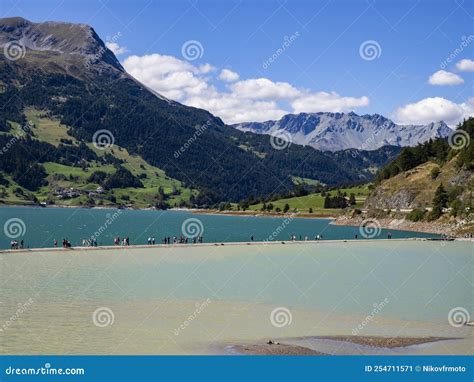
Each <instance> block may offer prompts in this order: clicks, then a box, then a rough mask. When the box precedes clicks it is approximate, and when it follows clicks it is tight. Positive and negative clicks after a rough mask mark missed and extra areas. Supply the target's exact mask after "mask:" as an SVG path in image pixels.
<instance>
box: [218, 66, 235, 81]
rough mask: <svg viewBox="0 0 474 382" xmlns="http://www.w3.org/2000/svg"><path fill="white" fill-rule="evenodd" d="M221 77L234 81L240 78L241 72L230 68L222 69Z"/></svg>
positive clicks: (223, 79)
mask: <svg viewBox="0 0 474 382" xmlns="http://www.w3.org/2000/svg"><path fill="white" fill-rule="evenodd" d="M219 79H220V80H222V81H225V82H234V81H237V80H238V79H239V74H238V73H236V72H233V71H232V70H229V69H222V70H221V73H220V74H219Z"/></svg>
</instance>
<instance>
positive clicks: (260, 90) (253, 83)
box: [230, 78, 301, 99]
mask: <svg viewBox="0 0 474 382" xmlns="http://www.w3.org/2000/svg"><path fill="white" fill-rule="evenodd" d="M230 87H231V89H232V91H233V93H234V94H235V95H236V96H237V97H241V98H247V99H291V98H295V97H297V96H299V95H300V94H301V92H300V91H299V90H298V89H296V88H294V87H293V86H291V85H290V84H289V83H287V82H273V81H270V80H269V79H267V78H253V79H250V80H243V81H239V82H235V83H233V84H232V85H230Z"/></svg>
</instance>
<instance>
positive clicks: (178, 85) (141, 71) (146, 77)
mask: <svg viewBox="0 0 474 382" xmlns="http://www.w3.org/2000/svg"><path fill="white" fill-rule="evenodd" d="M123 66H124V68H125V69H126V70H127V72H128V73H130V74H131V75H132V76H134V77H135V78H136V79H138V80H139V81H141V82H143V83H144V84H145V85H146V86H148V87H150V88H152V89H153V90H155V91H157V92H158V93H160V94H163V95H164V96H165V97H167V98H170V99H173V100H177V101H184V100H185V99H186V97H187V96H189V95H195V94H200V93H202V92H204V91H206V90H208V88H209V85H208V83H207V82H206V80H205V79H204V78H202V77H201V76H200V73H202V72H203V71H202V69H200V68H197V67H195V66H193V65H191V64H190V63H188V62H187V61H182V60H180V59H177V58H175V57H173V56H166V55H161V54H151V55H146V56H130V57H128V58H127V59H126V60H125V61H124V62H123Z"/></svg>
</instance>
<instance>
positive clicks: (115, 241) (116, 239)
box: [114, 236, 130, 247]
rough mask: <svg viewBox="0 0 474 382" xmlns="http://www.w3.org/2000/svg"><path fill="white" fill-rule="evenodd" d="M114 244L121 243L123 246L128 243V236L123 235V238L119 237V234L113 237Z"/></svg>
mask: <svg viewBox="0 0 474 382" xmlns="http://www.w3.org/2000/svg"><path fill="white" fill-rule="evenodd" d="M114 245H122V246H124V247H126V246H129V245H130V238H129V237H128V236H125V237H124V238H123V239H120V236H116V237H114Z"/></svg>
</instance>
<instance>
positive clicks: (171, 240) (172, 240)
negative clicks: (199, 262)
mask: <svg viewBox="0 0 474 382" xmlns="http://www.w3.org/2000/svg"><path fill="white" fill-rule="evenodd" d="M203 240H204V239H203V237H202V236H195V237H193V238H192V239H191V240H189V238H188V237H187V236H180V237H177V236H173V237H170V236H165V237H164V238H163V240H162V241H161V243H162V244H188V243H189V242H191V243H193V244H196V243H203ZM153 244H155V243H154V242H153Z"/></svg>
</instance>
